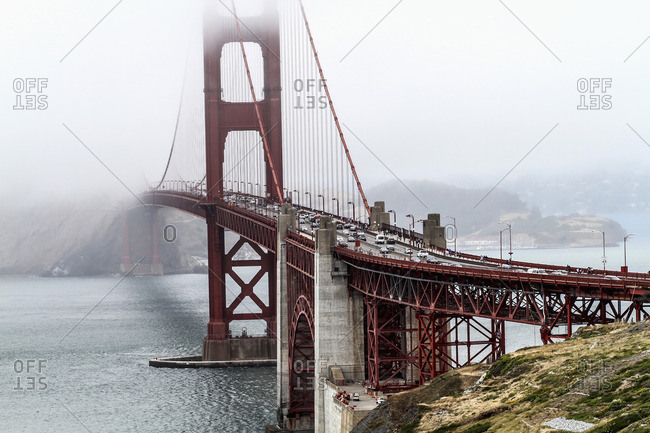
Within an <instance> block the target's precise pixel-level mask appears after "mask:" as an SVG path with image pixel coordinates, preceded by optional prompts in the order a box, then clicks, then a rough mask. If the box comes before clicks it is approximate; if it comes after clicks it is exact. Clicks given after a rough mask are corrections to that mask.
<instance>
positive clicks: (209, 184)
mask: <svg viewBox="0 0 650 433" xmlns="http://www.w3.org/2000/svg"><path fill="white" fill-rule="evenodd" d="M214 3H215V5H212V6H211V5H210V4H208V6H207V8H206V11H205V15H204V45H203V49H204V77H205V87H204V93H205V121H206V123H205V126H206V128H205V134H206V141H205V151H206V191H207V193H206V198H205V200H206V203H205V207H206V222H207V230H208V267H209V276H208V278H209V297H210V320H209V323H208V334H207V337H206V339H205V341H204V346H203V358H204V360H227V359H235V358H240V359H251V358H274V357H275V340H274V338H275V328H276V322H275V303H276V300H275V293H276V277H275V254H274V252H273V251H269V250H264V249H263V248H261V247H260V246H259V245H257V244H255V243H254V242H251V241H250V237H248V238H247V237H245V236H240V237H239V240H238V241H237V242H236V243H235V245H234V246H233V247H232V249H230V251H227V250H226V246H225V243H224V228H223V227H220V226H218V225H217V223H216V220H215V217H216V215H215V209H214V206H212V205H211V203H213V202H215V201H216V200H218V199H221V198H222V195H223V191H224V178H225V175H226V174H227V173H225V172H224V170H225V169H226V168H225V154H226V151H227V150H228V143H229V136H230V135H232V134H236V133H238V132H241V131H256V132H257V133H259V140H261V141H264V143H265V147H266V148H267V150H268V153H265V155H264V157H265V159H264V166H265V167H266V175H265V179H266V183H265V191H264V194H265V197H266V198H267V199H269V200H278V199H280V197H279V195H280V194H281V191H282V116H281V84H280V79H281V77H280V35H279V14H278V9H277V4H276V2H275V1H267V2H265V10H264V13H263V14H262V15H260V16H258V17H252V18H246V23H245V25H242V24H241V23H240V22H238V21H237V19H236V18H235V16H234V14H230V15H227V16H226V15H223V12H219V10H218V8H217V7H216V4H217V3H218V2H214ZM222 10H223V9H222ZM249 42H252V43H254V44H256V45H257V46H258V47H259V49H260V51H261V55H262V59H263V61H262V64H263V71H264V72H263V86H262V88H263V92H262V93H261V94H257V95H256V98H255V99H256V101H250V100H248V98H241V97H239V98H237V96H236V95H237V93H238V92H239V94H240V95H245V94H246V93H247V94H248V95H250V94H251V91H250V87H249V84H248V78H247V77H246V76H245V75H244V76H241V75H242V74H241V73H242V71H241V70H240V71H239V77H236V78H238V79H239V80H232V79H226V75H227V74H229V73H231V72H230V69H229V65H228V64H226V62H227V60H226V53H227V52H228V49H229V48H234V49H235V50H239V47H240V44H241V45H243V44H244V43H249ZM232 44H234V45H235V46H233V45H232ZM233 51H234V50H233ZM240 52H241V51H240ZM233 83H239V87H240V88H239V89H228V88H227V86H228V85H236V84H233ZM225 95H235V96H234V97H230V98H226V97H225ZM229 99H230V100H229ZM242 99H244V100H243V101H242ZM263 134H264V137H263V136H262V135H263ZM246 245H248V246H249V247H250V248H252V250H254V251H255V253H256V254H257V255H258V256H259V259H255V260H235V259H234V256H235V254H236V253H237V252H239V251H240V250H241V249H242V248H243V247H244V246H246ZM242 267H259V268H260V269H259V271H258V273H257V274H256V275H255V277H254V278H253V279H252V280H251V281H249V282H248V283H246V282H245V281H244V280H242V278H240V277H239V275H238V274H237V269H238V268H242ZM263 276H266V277H267V280H268V302H263V301H262V300H261V299H260V297H258V296H257V294H256V293H255V292H254V290H253V289H254V287H255V284H256V283H257V282H259V281H260V279H261V278H262V277H263ZM227 277H230V278H232V280H233V281H235V283H236V284H237V286H238V287H239V293H236V294H235V295H236V296H234V301H232V302H231V303H227V302H226V298H227V296H226V295H227V292H226V278H227ZM246 297H250V298H251V299H252V300H253V302H254V303H255V304H256V305H257V307H259V310H260V313H259V314H257V313H256V314H252V313H250V312H237V311H236V310H237V307H238V306H239V305H241V302H242V301H243V300H244V299H245V298H246ZM253 319H263V320H265V321H266V324H267V327H266V329H267V335H266V336H265V337H258V338H254V339H246V340H242V339H235V340H233V339H232V338H230V324H231V323H232V322H233V321H236V320H253Z"/></svg>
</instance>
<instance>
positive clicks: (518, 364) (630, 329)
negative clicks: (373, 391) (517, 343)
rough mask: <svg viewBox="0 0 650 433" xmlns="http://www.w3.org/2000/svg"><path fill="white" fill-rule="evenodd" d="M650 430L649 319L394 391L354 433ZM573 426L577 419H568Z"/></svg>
mask: <svg viewBox="0 0 650 433" xmlns="http://www.w3.org/2000/svg"><path fill="white" fill-rule="evenodd" d="M559 417H564V418H566V419H567V420H575V421H582V422H587V423H591V424H593V426H592V427H591V428H589V429H588V430H586V431H587V432H588V433H614V432H621V433H641V432H650V322H648V321H645V322H641V323H637V324H633V325H627V324H613V325H606V326H599V327H585V328H581V329H580V330H579V331H578V332H577V333H576V334H575V335H574V337H573V338H571V339H569V340H567V341H565V342H562V343H559V344H553V345H548V346H542V347H534V348H526V349H521V350H519V351H517V352H514V353H511V354H507V355H504V356H503V357H502V358H501V359H499V360H498V361H497V362H495V363H494V364H492V365H491V366H485V365H475V366H470V367H466V368H463V369H458V370H455V371H452V372H449V373H447V374H443V375H441V376H438V377H437V378H435V379H434V380H433V381H431V383H430V384H428V385H426V386H423V387H421V388H419V389H415V390H412V391H408V392H404V393H400V394H396V395H394V396H392V397H390V398H389V399H388V400H387V402H386V403H384V404H382V405H381V407H379V408H377V409H375V410H373V411H372V412H371V413H370V414H369V415H368V416H367V417H366V418H365V419H364V420H362V422H361V423H359V425H357V427H356V428H355V429H354V430H353V432H356V433H389V432H399V433H409V432H413V433H415V432H427V433H481V432H489V433H492V432H512V433H525V432H531V433H532V432H559V431H565V430H555V429H552V428H550V427H548V426H545V425H544V423H546V422H548V421H550V420H553V419H556V418H559ZM569 422H571V421H569Z"/></svg>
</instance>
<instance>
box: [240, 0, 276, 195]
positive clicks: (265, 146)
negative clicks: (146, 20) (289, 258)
mask: <svg viewBox="0 0 650 433" xmlns="http://www.w3.org/2000/svg"><path fill="white" fill-rule="evenodd" d="M232 11H233V14H234V15H235V23H236V24H237V34H238V35H239V44H240V46H241V52H242V55H243V57H244V66H246V75H247V76H248V83H249V84H250V88H251V96H252V97H253V103H254V104H255V113H256V114H257V121H258V122H259V125H260V133H261V134H262V140H263V141H264V150H265V152H266V155H267V157H268V159H269V167H271V173H272V174H273V182H274V183H275V189H276V193H277V194H278V197H279V199H280V203H284V199H283V197H282V191H280V184H279V183H278V177H277V175H276V174H275V167H274V165H273V159H271V152H270V150H269V143H268V141H267V140H266V132H265V131H264V123H263V122H262V116H261V115H260V107H259V105H258V104H257V98H256V97H255V87H254V86H253V79H252V78H251V71H250V69H249V68H248V59H247V58H246V50H245V49H244V39H243V38H242V34H241V27H240V26H239V18H238V17H237V9H236V8H235V0H232Z"/></svg>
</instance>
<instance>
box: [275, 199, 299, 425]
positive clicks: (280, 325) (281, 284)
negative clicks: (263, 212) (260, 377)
mask: <svg viewBox="0 0 650 433" xmlns="http://www.w3.org/2000/svg"><path fill="white" fill-rule="evenodd" d="M295 226H296V210H295V209H294V208H293V207H291V205H290V204H288V203H285V204H283V205H282V211H281V213H280V215H279V216H278V248H277V250H276V251H277V254H278V257H277V262H276V263H277V271H276V276H277V285H276V287H277V291H278V292H277V306H276V313H277V332H276V335H277V342H276V344H277V362H278V363H277V387H278V395H277V398H278V426H281V427H286V422H285V420H286V418H287V415H288V414H289V323H290V320H289V314H290V311H289V310H288V308H289V303H288V302H289V301H288V284H287V243H286V241H285V238H286V237H287V233H288V231H289V227H295Z"/></svg>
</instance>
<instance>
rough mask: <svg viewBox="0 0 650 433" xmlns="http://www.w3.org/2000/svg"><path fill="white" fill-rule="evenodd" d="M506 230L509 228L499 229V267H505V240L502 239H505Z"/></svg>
mask: <svg viewBox="0 0 650 433" xmlns="http://www.w3.org/2000/svg"><path fill="white" fill-rule="evenodd" d="M506 230H508V228H505V229H503V230H500V231H499V260H500V263H499V267H500V268H501V269H503V240H502V239H503V232H505V231H506Z"/></svg>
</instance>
